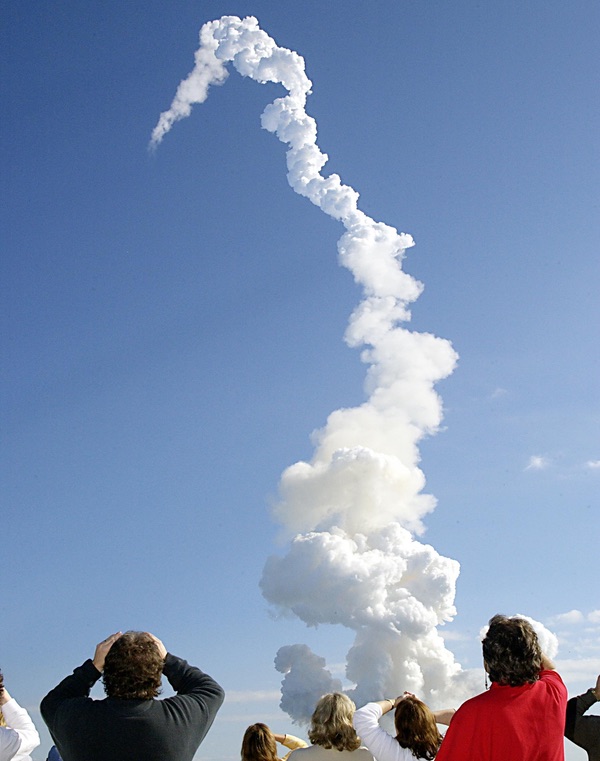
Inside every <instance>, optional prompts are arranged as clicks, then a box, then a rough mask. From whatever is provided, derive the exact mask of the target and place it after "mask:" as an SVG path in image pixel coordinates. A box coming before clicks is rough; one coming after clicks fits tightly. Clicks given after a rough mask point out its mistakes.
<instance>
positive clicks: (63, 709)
mask: <svg viewBox="0 0 600 761" xmlns="http://www.w3.org/2000/svg"><path fill="white" fill-rule="evenodd" d="M483 664H484V669H485V672H486V675H487V677H489V680H490V682H491V685H490V687H489V689H488V688H487V678H486V690H485V691H484V692H482V693H481V694H480V695H476V696H475V697H473V698H471V699H469V700H467V701H466V702H464V703H463V704H462V705H461V706H460V707H459V708H458V710H454V709H453V708H447V709H442V710H436V711H432V710H431V709H430V708H429V706H427V705H426V704H425V703H424V702H423V701H422V700H420V699H419V698H418V697H416V696H415V695H413V694H412V693H409V692H404V693H403V694H401V695H399V696H397V697H395V698H386V699H382V700H376V701H373V702H370V703H367V704H366V705H364V706H362V707H361V708H359V709H358V710H357V709H356V706H355V705H354V703H353V702H352V700H350V698H349V697H348V696H347V695H345V694H343V693H340V692H334V693H329V694H327V695H324V696H322V697H321V698H320V699H319V701H318V702H317V704H316V706H315V709H314V712H313V715H312V718H311V723H310V728H309V731H308V738H309V740H310V744H308V743H306V742H305V741H304V740H302V739H300V738H298V737H295V736H293V735H289V734H276V733H274V732H273V731H272V730H271V729H270V728H269V727H268V726H267V725H266V724H262V723H257V724H252V725H251V726H249V727H248V728H247V730H246V732H245V734H244V737H243V740H242V747H241V761H287V760H288V759H289V756H290V755H291V754H294V759H292V761H415V759H422V760H424V761H432V760H433V759H437V761H470V760H471V759H472V761H532V759H535V760H536V761H564V743H563V736H566V737H567V738H568V739H569V740H571V741H572V742H573V743H575V744H576V745H578V746H580V747H581V748H583V749H585V750H586V751H587V754H588V759H589V761H600V716H595V715H586V712H587V711H588V709H589V708H590V707H591V706H592V705H593V704H594V703H596V702H597V701H599V700H600V676H598V679H597V680H596V684H595V686H594V687H591V688H590V689H589V690H588V691H587V692H585V693H584V694H582V695H578V696H575V697H573V698H571V699H570V700H568V701H567V690H566V687H565V685H564V683H563V681H562V679H561V677H560V676H559V674H558V673H557V672H556V670H555V668H554V665H553V664H552V662H551V661H550V660H549V658H548V657H547V656H546V655H545V654H544V653H543V652H542V650H541V647H540V643H539V640H538V637H537V634H536V632H535V630H534V629H533V627H532V625H531V624H530V623H529V621H527V620H526V619H524V618H520V617H507V616H501V615H497V616H494V617H493V618H492V619H491V620H490V622H489V627H488V630H487V633H486V635H485V637H484V640H483ZM163 675H164V676H165V677H166V679H167V680H168V682H169V684H170V685H171V687H172V688H173V690H174V691H175V693H176V694H175V695H173V696H172V697H167V698H164V699H160V700H159V699H158V695H159V692H160V687H161V679H162V676H163ZM100 678H102V681H103V683H104V690H105V693H106V697H105V698H104V699H102V700H96V699H92V698H90V691H91V689H92V687H93V686H94V684H95V683H96V682H97V681H98V680H99V679H100ZM223 699H224V692H223V689H222V688H221V687H220V686H219V684H217V682H216V681H215V680H214V679H213V678H212V677H210V676H208V674H205V673H204V672H203V671H201V670H200V669H199V668H197V667H195V666H190V664H189V663H187V661H185V660H183V659H182V658H178V657H177V656H175V655H173V654H171V653H168V652H167V650H166V648H165V646H164V645H163V643H162V642H161V641H160V640H159V639H158V637H155V636H154V635H153V634H149V633H148V632H133V631H130V632H125V633H124V634H123V633H121V632H117V633H115V634H112V635H110V636H109V637H107V638H106V639H104V640H103V641H102V642H100V643H99V644H98V645H97V647H96V650H95V652H94V656H93V658H90V659H88V660H86V661H85V662H84V663H83V664H82V665H80V666H77V667H76V668H75V670H74V671H73V673H72V674H70V675H69V676H67V677H66V678H65V679H63V680H62V681H61V682H60V683H59V684H58V685H57V686H56V687H54V689H52V690H50V692H49V693H48V694H47V695H46V697H45V698H44V699H43V700H42V703H41V706H40V710H41V715H42V718H43V719H44V721H45V722H46V724H47V726H48V729H49V731H50V735H51V736H52V739H53V741H54V745H53V746H52V748H51V749H50V752H49V754H48V757H47V761H192V758H193V757H194V754H195V753H196V751H197V749H198V747H199V746H200V743H201V742H202V740H203V739H204V737H205V736H206V734H207V732H208V730H209V729H210V727H211V725H212V723H213V721H214V719H215V716H216V714H217V711H218V710H219V708H220V706H221V704H222V703H223ZM392 711H393V712H394V717H393V718H394V722H393V724H394V734H390V733H389V732H388V731H387V730H386V729H384V728H383V727H382V726H381V725H380V719H381V717H382V716H383V715H385V714H388V713H391V712H392ZM440 726H442V727H443V726H447V730H446V732H445V734H442V732H441V731H440ZM278 743H279V744H280V745H282V746H283V747H285V748H286V750H287V751H288V752H287V753H286V754H285V755H284V756H283V757H282V759H280V758H279V756H278V752H277V744H278ZM39 744H40V737H39V734H38V732H37V730H36V728H35V726H34V724H33V722H32V720H31V718H30V717H29V714H28V712H27V711H26V710H25V709H24V708H22V707H21V706H20V705H19V704H18V703H17V701H16V700H15V699H14V698H13V697H12V696H11V695H10V693H9V692H8V690H7V689H6V687H5V686H4V679H3V676H2V674H1V673H0V761H30V755H29V754H30V753H31V752H32V751H33V750H34V749H35V748H36V747H37V746H38V745H39ZM349 756H351V758H349Z"/></svg>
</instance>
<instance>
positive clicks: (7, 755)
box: [0, 727, 21, 761]
mask: <svg viewBox="0 0 600 761" xmlns="http://www.w3.org/2000/svg"><path fill="white" fill-rule="evenodd" d="M20 745H21V738H20V737H19V735H18V734H17V732H16V731H15V730H14V729H8V727H0V761H10V759H11V758H12V757H13V756H14V755H15V753H16V752H17V751H18V750H19V746H20Z"/></svg>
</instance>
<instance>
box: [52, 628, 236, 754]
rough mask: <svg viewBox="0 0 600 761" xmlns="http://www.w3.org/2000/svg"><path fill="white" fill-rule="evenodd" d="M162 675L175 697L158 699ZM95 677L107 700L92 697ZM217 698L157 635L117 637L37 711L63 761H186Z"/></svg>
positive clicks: (208, 681)
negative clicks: (99, 680)
mask: <svg viewBox="0 0 600 761" xmlns="http://www.w3.org/2000/svg"><path fill="white" fill-rule="evenodd" d="M163 673H164V675H165V676H166V677H167V679H168V681H169V683H170V684H171V687H172V688H173V689H174V690H175V691H176V692H177V694H176V695H174V696H173V697H170V698H165V699H164V700H156V697H157V695H158V694H159V692H160V685H161V676H162V674H163ZM101 676H102V680H103V682H104V691H105V693H106V697H105V698H104V699H103V700H93V699H91V698H90V697H89V694H90V690H91V688H92V687H93V685H94V684H95V683H96V682H97V681H98V679H100V677H101ZM223 698H224V692H223V690H222V688H221V687H220V686H219V685H218V684H217V683H216V682H215V681H214V679H212V678H211V677H210V676H208V674H205V673H203V672H202V671H200V669H198V668H196V667H194V666H190V665H189V664H188V663H187V662H186V661H184V660H183V659H181V658H177V657H176V656H174V655H172V654H171V653H167V650H166V648H165V646H164V645H163V643H162V642H161V641H160V640H159V639H158V637H155V636H154V635H153V634H150V633H148V632H134V631H130V632H125V634H122V633H121V632H117V633H116V634H112V635H111V636H109V637H107V638H106V639H105V640H103V641H102V642H100V644H99V645H98V646H97V647H96V652H95V653H94V657H93V659H91V660H87V661H85V663H84V664H83V665H81V666H78V667H77V668H76V669H75V670H74V671H73V674H72V675H70V676H68V677H66V679H63V681H62V682H60V684H59V685H58V686H57V687H55V688H54V689H53V690H51V691H50V692H49V693H48V694H47V695H46V697H45V698H44V699H43V700H42V704H41V713H42V717H43V719H44V721H45V722H46V724H47V725H48V729H49V730H50V734H51V735H52V738H53V740H54V742H55V744H56V746H57V748H58V750H59V752H60V755H61V757H62V759H63V761H80V760H81V759H85V761H108V759H110V761H191V759H192V758H193V756H194V753H195V752H196V750H197V749H198V746H199V745H200V743H201V742H202V740H203V739H204V737H205V736H206V733H207V732H208V730H209V729H210V727H211V724H212V723H213V720H214V718H215V716H216V713H217V711H218V710H219V708H220V706H221V704H222V702H223Z"/></svg>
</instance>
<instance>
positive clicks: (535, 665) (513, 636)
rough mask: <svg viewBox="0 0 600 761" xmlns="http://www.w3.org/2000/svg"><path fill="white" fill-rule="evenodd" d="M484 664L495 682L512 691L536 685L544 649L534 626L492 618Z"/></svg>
mask: <svg viewBox="0 0 600 761" xmlns="http://www.w3.org/2000/svg"><path fill="white" fill-rule="evenodd" d="M483 660H484V661H485V663H486V666H487V672H488V674H489V675H490V679H491V680H492V682H497V683H498V684H506V685H510V686H511V687H520V686H521V685H523V684H528V683H529V684H532V683H533V682H536V681H537V680H538V678H539V675H540V670H541V668H542V649H541V647H540V643H539V641H538V638H537V634H536V633H535V630H534V628H533V626H532V625H531V624H530V623H529V621H526V620H525V619H524V618H508V616H502V615H496V616H494V617H493V618H491V619H490V626H489V629H488V631H487V634H486V635H485V638H484V640H483Z"/></svg>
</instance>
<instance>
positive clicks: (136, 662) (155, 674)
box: [102, 632, 164, 700]
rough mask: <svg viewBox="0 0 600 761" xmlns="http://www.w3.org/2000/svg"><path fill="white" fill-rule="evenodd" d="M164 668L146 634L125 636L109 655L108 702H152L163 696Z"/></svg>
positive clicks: (104, 678) (106, 672)
mask: <svg viewBox="0 0 600 761" xmlns="http://www.w3.org/2000/svg"><path fill="white" fill-rule="evenodd" d="M163 666H164V661H163V659H162V657H161V655H160V653H159V652H158V648H157V647H156V643H155V642H154V640H153V639H152V637H151V636H150V635H149V634H148V633H147V632H125V634H122V635H121V636H120V637H119V639H118V640H117V641H116V642H115V643H114V644H113V645H112V647H111V648H110V650H109V651H108V653H107V654H106V660H105V661H104V673H103V674H102V681H103V682H104V690H105V692H106V694H107V695H108V697H109V698H121V699H122V700H151V699H152V698H155V697H156V696H157V695H158V694H159V693H160V683H161V676H162V670H163Z"/></svg>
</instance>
